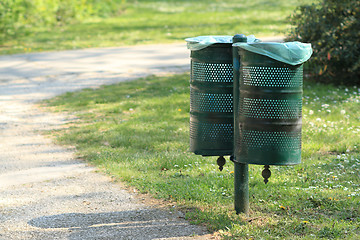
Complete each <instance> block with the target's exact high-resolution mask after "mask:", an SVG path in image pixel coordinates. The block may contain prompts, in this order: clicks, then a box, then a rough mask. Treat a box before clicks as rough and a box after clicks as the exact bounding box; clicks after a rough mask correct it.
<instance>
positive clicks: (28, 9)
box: [0, 0, 313, 54]
mask: <svg viewBox="0 0 360 240" xmlns="http://www.w3.org/2000/svg"><path fill="white" fill-rule="evenodd" d="M309 2H313V0H301V1H299V0H268V1H263V0H244V1H238V0H221V1H220V0H218V1H209V0H198V1H193V0H183V1H176V0H102V1H100V0H2V1H0V54H9V53H22V52H38V51H49V50H63V49H79V48H88V47H113V46H124V45H135V44H148V43H163V42H174V41H183V40H184V38H186V37H194V36H199V35H234V34H235V33H244V34H255V35H256V36H273V35H283V34H284V33H285V31H286V28H287V27H289V21H288V19H287V16H288V15H289V14H290V13H291V12H292V11H293V10H294V8H295V7H296V6H299V5H300V4H301V3H309Z"/></svg>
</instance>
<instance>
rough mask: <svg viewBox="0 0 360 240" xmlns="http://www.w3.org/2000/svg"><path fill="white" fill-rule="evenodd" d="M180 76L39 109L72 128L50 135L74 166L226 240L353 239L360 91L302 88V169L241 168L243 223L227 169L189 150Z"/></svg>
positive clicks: (359, 191)
mask: <svg viewBox="0 0 360 240" xmlns="http://www.w3.org/2000/svg"><path fill="white" fill-rule="evenodd" d="M188 81H189V75H188V74H184V75H175V76H169V77H156V76H153V77H148V78H145V79H140V80H136V81H132V82H124V83H120V84H116V85H111V86H103V87H101V88H100V89H97V90H92V89H86V90H83V91H80V92H73V93H67V94H65V95H62V96H59V97H57V98H54V99H52V100H50V101H49V102H48V103H47V104H48V106H50V107H51V108H52V109H53V110H56V111H69V112H71V113H74V114H76V115H77V116H78V117H79V119H78V120H77V121H75V122H72V123H70V124H68V125H67V127H68V128H65V129H63V130H60V131H56V132H53V134H56V135H57V139H58V140H59V142H60V143H62V144H68V145H75V146H76V149H77V151H78V154H79V156H80V157H82V158H84V159H86V160H87V161H90V162H91V163H93V164H96V165H97V166H98V167H99V168H101V169H103V170H104V171H106V172H107V173H108V174H110V175H112V176H114V177H115V178H117V179H120V180H122V181H125V182H127V183H128V184H130V185H132V186H135V187H136V188H138V189H139V190H140V191H141V192H147V193H150V194H151V195H152V196H154V197H157V198H162V199H168V200H171V201H176V202H177V203H178V205H179V206H180V207H182V208H183V210H186V211H187V214H186V216H187V218H188V219H190V220H192V221H193V222H194V223H201V224H205V225H207V227H208V228H209V229H210V230H213V231H220V233H221V234H222V235H223V237H224V238H225V239H250V238H253V239H332V238H333V239H342V238H343V239H358V238H359V237H360V217H359V216H360V209H359V206H360V205H359V204H360V177H359V176H360V171H359V169H360V151H359V148H360V138H359V133H360V113H359V104H360V88H358V87H333V86H331V85H321V84H316V83H308V82H306V83H305V87H304V97H303V137H302V141H303V144H302V145H303V150H302V163H301V164H299V165H297V166H291V167H271V168H272V176H271V178H270V182H269V183H268V184H267V185H265V184H264V183H263V179H262V177H261V171H262V166H256V165H250V183H249V186H250V208H251V209H250V216H249V217H245V216H243V215H239V216H237V215H236V214H235V213H234V211H233V182H234V179H233V166H232V164H231V162H229V161H228V162H227V164H226V165H225V168H224V170H223V171H222V172H219V171H218V169H217V166H216V158H214V157H207V158H204V157H201V156H196V155H194V154H192V153H190V152H188V148H189V82H188Z"/></svg>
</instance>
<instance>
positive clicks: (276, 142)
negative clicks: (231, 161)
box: [240, 130, 301, 151]
mask: <svg viewBox="0 0 360 240" xmlns="http://www.w3.org/2000/svg"><path fill="white" fill-rule="evenodd" d="M240 146H241V147H242V148H246V149H247V150H248V149H251V150H258V151H273V150H279V151H289V150H298V149H300V148H301V132H268V131H255V130H243V131H242V138H241V142H240Z"/></svg>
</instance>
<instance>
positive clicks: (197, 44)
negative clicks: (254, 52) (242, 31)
mask: <svg viewBox="0 0 360 240" xmlns="http://www.w3.org/2000/svg"><path fill="white" fill-rule="evenodd" d="M232 39H233V36H199V37H193V38H186V39H185V41H186V42H187V48H188V49H190V50H191V51H196V50H201V49H204V48H206V47H208V46H210V45H212V44H215V43H233V42H232ZM256 41H260V40H258V39H256V38H255V36H254V35H250V36H247V42H248V43H250V42H256Z"/></svg>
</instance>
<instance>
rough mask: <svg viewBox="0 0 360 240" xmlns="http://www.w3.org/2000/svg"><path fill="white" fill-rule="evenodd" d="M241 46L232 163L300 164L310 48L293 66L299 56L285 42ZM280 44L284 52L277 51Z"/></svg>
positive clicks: (239, 48)
mask: <svg viewBox="0 0 360 240" xmlns="http://www.w3.org/2000/svg"><path fill="white" fill-rule="evenodd" d="M296 44H297V43H296ZM240 45H241V44H240ZM241 46H243V47H241ZM241 46H239V47H238V52H239V55H240V59H241V62H240V73H239V79H238V80H236V81H239V82H238V85H239V94H238V96H239V97H238V98H237V99H234V101H237V106H238V109H236V110H235V116H234V117H235V124H236V125H237V126H238V131H239V133H238V134H235V136H236V137H235V138H236V139H235V149H234V153H235V161H236V162H239V163H246V164H260V165H294V164H299V163H300V162H301V127H302V87H303V67H302V62H305V61H306V60H307V59H308V58H309V57H310V56H311V53H312V51H311V47H310V50H309V49H308V48H307V52H306V51H303V52H306V56H302V55H300V57H302V58H301V59H300V61H298V60H299V59H297V60H296V61H295V62H294V58H293V57H294V56H297V57H298V58H299V56H298V55H299V54H298V55H296V53H293V55H294V56H291V55H292V54H291V53H290V54H289V49H288V48H289V46H290V48H292V47H294V46H292V45H289V44H288V46H285V45H284V44H283V45H281V44H280V45H278V43H276V44H275V43H255V44H252V45H251V44H248V45H246V46H245V45H244V44H242V45H241ZM284 46H285V48H284V49H279V48H283V47H284ZM301 46H302V45H300V47H301ZM296 47H297V46H295V48H296ZM306 47H307V46H306ZM269 49H270V51H269ZM290 50H291V49H290ZM272 51H273V52H272ZM269 52H270V54H269ZM274 52H275V54H274V55H272V53H274ZM309 52H311V53H310V55H309ZM284 55H289V56H285V57H284ZM282 57H284V58H285V59H283V58H282ZM306 58H307V59H306ZM304 59H306V60H304ZM289 63H290V64H289Z"/></svg>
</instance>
